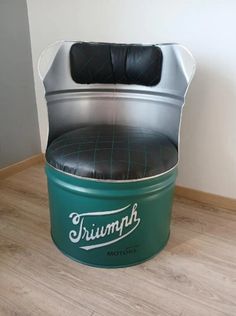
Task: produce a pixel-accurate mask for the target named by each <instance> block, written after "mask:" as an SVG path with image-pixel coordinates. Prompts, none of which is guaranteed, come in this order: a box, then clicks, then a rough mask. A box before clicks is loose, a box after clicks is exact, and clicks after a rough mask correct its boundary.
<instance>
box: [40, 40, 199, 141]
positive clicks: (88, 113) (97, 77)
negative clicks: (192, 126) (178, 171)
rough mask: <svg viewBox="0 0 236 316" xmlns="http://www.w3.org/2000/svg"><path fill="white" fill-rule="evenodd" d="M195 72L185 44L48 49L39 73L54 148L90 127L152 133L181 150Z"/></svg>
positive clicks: (68, 45) (64, 45) (76, 44)
mask: <svg viewBox="0 0 236 316" xmlns="http://www.w3.org/2000/svg"><path fill="white" fill-rule="evenodd" d="M194 71H195V62H194V59H193V57H192V55H191V54H190V52H189V51H188V50H187V49H186V48H184V47H183V46H181V45H179V44H160V45H137V44H109V43H84V42H72V41H63V42H60V43H57V44H55V45H53V46H50V47H49V48H48V49H46V50H45V51H44V52H43V53H42V55H41V58H40V61H39V72H40V74H41V78H42V80H43V83H44V87H45V97H46V101H47V105H48V116H49V138H48V144H50V143H51V141H52V140H53V139H55V138H56V137H58V136H60V135H61V134H62V133H64V132H66V131H69V130H73V129H75V128H78V127H80V126H85V125H89V124H92V125H94V124H120V125H129V126H136V127H137V126H138V127H140V128H146V127H148V128H151V129H154V130H157V131H159V132H161V133H163V134H165V135H167V136H168V137H169V138H170V139H171V140H172V142H173V143H174V144H175V145H176V146H178V141H179V129H180V122H181V112H182V108H183V105H184V98H185V95H186V92H187V89H188V86H189V84H190V81H191V79H192V77H193V74H194Z"/></svg>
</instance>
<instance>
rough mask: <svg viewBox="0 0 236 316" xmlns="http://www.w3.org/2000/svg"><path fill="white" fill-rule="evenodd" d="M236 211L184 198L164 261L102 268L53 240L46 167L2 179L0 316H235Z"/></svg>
mask: <svg viewBox="0 0 236 316" xmlns="http://www.w3.org/2000/svg"><path fill="white" fill-rule="evenodd" d="M235 228H236V213H235V212H234V211H229V210H226V209H222V208H213V207H210V206H209V205H206V204H202V203H196V202H193V201H189V200H185V199H182V198H181V199H179V198H177V199H176V200H175V203H174V210H173V220H172V229H171V238H170V241H169V243H168V245H167V247H166V248H165V250H164V251H162V252H161V253H160V254H159V255H158V256H156V257H155V258H153V259H152V260H150V261H147V262H145V263H143V264H141V265H138V266H134V267H130V268H125V269H115V270H113V269H111V270H109V269H96V268H91V267H87V266H84V265H81V264H78V263H76V262H74V261H72V260H70V259H68V258H67V257H65V256H64V255H62V254H61V253H60V252H59V251H58V250H57V248H56V247H55V246H54V244H53V243H52V241H51V238H50V225H49V212H48V199H47V189H46V177H45V175H44V170H43V165H42V164H40V165H38V166H33V167H31V168H29V169H27V170H25V171H22V172H20V173H18V174H16V175H14V176H12V177H9V178H7V179H5V180H2V181H0V315H1V316H2V315H3V316H5V315H7V316H8V315H20V316H27V315H33V316H34V315H49V316H51V315H55V316H61V315H63V316H64V315H72V316H78V315H79V316H80V315H81V316H83V315H86V316H87V315H89V316H108V315H109V316H110V315H114V316H116V315H117V316H118V315H119V316H120V315H122V316H123V315H124V316H126V315H127V316H133V315H135V316H136V315H137V316H148V315H150V316H151V315H153V316H154V315H155V316H157V315H160V316H177V315H182V316H189V315H191V316H195V315H196V316H205V315H206V316H209V315H210V316H211V315H212V316H223V315H228V316H233V315H236V235H235V232H236V229H235Z"/></svg>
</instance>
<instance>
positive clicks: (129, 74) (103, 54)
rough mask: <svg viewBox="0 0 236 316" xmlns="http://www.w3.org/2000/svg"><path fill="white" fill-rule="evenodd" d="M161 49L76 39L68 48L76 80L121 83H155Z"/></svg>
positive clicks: (87, 82)
mask: <svg viewBox="0 0 236 316" xmlns="http://www.w3.org/2000/svg"><path fill="white" fill-rule="evenodd" d="M162 59H163V57H162V52H161V49H160V48H159V47H156V46H154V45H152V46H144V45H136V44H130V45H126V44H109V43H86V42H78V43H75V44H73V45H72V47H71V50H70V67H71V76H72V78H73V80H74V81H75V82H76V83H81V84H89V83H122V84H137V85H145V86H154V85H156V84H158V83H159V81H160V79H161V69H162Z"/></svg>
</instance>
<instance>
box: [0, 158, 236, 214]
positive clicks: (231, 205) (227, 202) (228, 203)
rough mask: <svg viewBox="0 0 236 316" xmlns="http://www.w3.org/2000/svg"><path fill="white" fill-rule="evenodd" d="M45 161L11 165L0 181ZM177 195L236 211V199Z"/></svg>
mask: <svg viewBox="0 0 236 316" xmlns="http://www.w3.org/2000/svg"><path fill="white" fill-rule="evenodd" d="M44 161H45V158H44V154H43V153H41V154H38V155H35V156H32V157H30V158H28V159H25V160H23V161H20V162H17V163H15V164H13V165H10V166H8V167H5V168H2V169H0V180H1V179H4V178H7V177H9V176H11V175H14V174H15V173H17V172H20V171H23V170H24V169H27V168H29V167H31V166H33V165H36V164H39V163H42V162H44ZM175 195H176V196H180V197H183V198H186V199H189V200H194V201H197V202H201V203H207V204H209V205H212V206H215V207H222V208H226V209H229V210H234V211H236V199H232V198H228V197H224V196H220V195H216V194H212V193H207V192H203V191H198V190H194V189H190V188H185V187H181V186H178V185H177V186H176V188H175Z"/></svg>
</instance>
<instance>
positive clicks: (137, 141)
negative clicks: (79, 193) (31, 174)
mask: <svg viewBox="0 0 236 316" xmlns="http://www.w3.org/2000/svg"><path fill="white" fill-rule="evenodd" d="M46 159H47V162H48V163H49V164H50V165H52V166H53V167H55V168H56V169H59V170H62V171H64V172H67V173H70V174H73V175H77V176H81V177H88V178H94V179H111V180H130V179H141V178H146V177H151V176H156V175H159V174H161V173H163V172H165V171H168V170H169V169H171V168H172V167H174V166H175V165H176V163H177V159H178V153H177V149H176V147H175V145H174V144H173V143H172V142H171V141H170V140H169V139H168V137H166V136H165V135H163V134H160V133H158V132H155V131H153V130H150V129H144V128H138V127H126V126H117V125H116V126H112V125H95V126H88V127H81V128H79V129H76V130H73V131H71V132H67V133H65V134H63V135H62V136H60V137H58V138H56V139H55V140H54V141H53V142H52V143H51V144H50V145H49V147H48V149H47V152H46Z"/></svg>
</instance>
